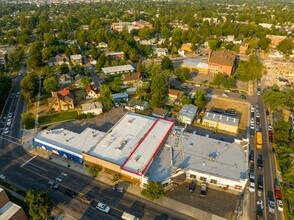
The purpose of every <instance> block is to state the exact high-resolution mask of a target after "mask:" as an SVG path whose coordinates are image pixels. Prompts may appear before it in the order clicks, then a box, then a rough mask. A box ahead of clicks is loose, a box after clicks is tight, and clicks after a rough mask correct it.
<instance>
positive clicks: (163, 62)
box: [161, 57, 174, 70]
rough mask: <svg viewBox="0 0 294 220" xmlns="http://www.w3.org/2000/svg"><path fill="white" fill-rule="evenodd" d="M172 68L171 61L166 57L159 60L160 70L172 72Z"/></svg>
mask: <svg viewBox="0 0 294 220" xmlns="http://www.w3.org/2000/svg"><path fill="white" fill-rule="evenodd" d="M173 68H174V66H173V63H172V61H171V60H170V59H169V58H168V57H163V58H162V60H161V69H162V70H173Z"/></svg>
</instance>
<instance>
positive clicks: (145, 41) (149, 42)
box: [139, 38, 156, 46]
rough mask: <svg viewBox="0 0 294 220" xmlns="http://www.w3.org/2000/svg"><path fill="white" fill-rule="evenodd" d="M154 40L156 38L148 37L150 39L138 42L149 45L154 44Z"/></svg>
mask: <svg viewBox="0 0 294 220" xmlns="http://www.w3.org/2000/svg"><path fill="white" fill-rule="evenodd" d="M155 42H156V39H155V38H152V39H150V40H140V41H139V43H140V44H141V45H150V46H152V45H154V44H155Z"/></svg>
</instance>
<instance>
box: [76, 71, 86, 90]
mask: <svg viewBox="0 0 294 220" xmlns="http://www.w3.org/2000/svg"><path fill="white" fill-rule="evenodd" d="M74 78H75V81H74V85H75V86H76V87H77V88H82V87H83V84H82V78H84V76H83V75H80V74H77V75H76V76H75V77H74Z"/></svg>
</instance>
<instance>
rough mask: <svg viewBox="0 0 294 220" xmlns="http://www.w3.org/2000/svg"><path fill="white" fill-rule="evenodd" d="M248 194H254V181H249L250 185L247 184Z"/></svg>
mask: <svg viewBox="0 0 294 220" xmlns="http://www.w3.org/2000/svg"><path fill="white" fill-rule="evenodd" d="M249 192H251V193H254V192H255V182H254V180H253V181H252V180H250V184H249Z"/></svg>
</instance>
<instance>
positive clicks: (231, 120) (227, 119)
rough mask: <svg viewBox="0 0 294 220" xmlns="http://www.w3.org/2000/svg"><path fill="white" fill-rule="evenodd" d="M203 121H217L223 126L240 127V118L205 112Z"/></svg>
mask: <svg viewBox="0 0 294 220" xmlns="http://www.w3.org/2000/svg"><path fill="white" fill-rule="evenodd" d="M203 120H209V121H215V122H218V123H222V124H227V125H232V126H237V127H238V126H239V121H240V120H239V118H236V117H232V116H228V115H225V114H220V113H216V112H205V115H204V118H203Z"/></svg>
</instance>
